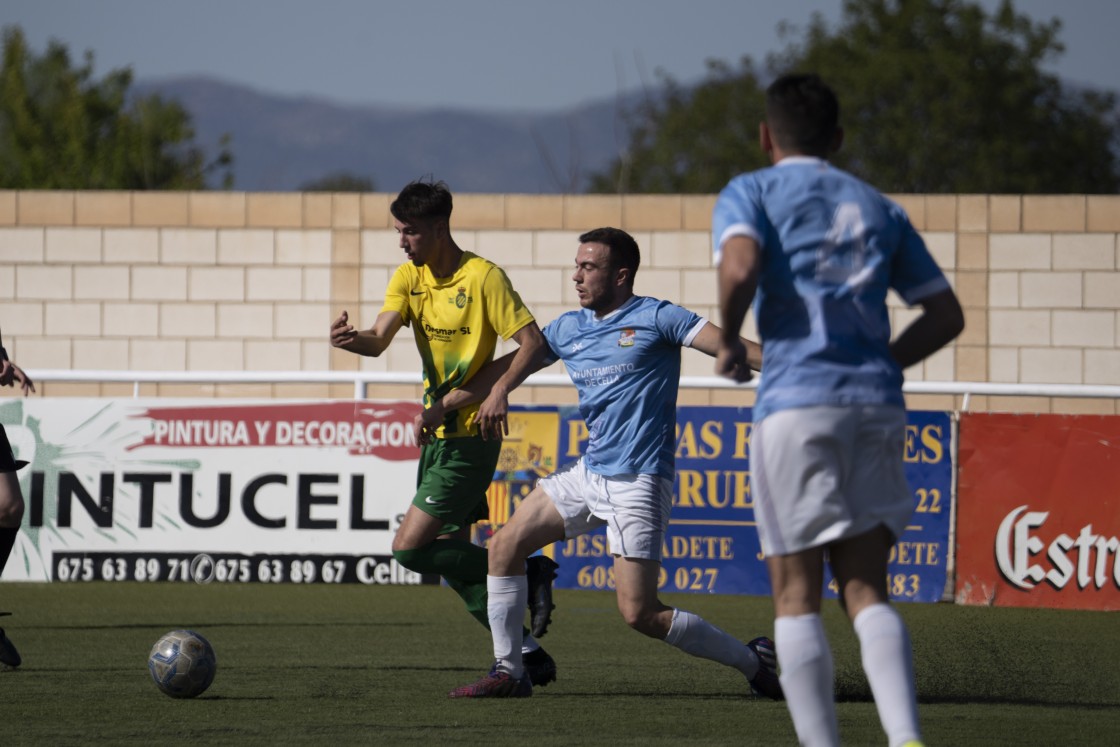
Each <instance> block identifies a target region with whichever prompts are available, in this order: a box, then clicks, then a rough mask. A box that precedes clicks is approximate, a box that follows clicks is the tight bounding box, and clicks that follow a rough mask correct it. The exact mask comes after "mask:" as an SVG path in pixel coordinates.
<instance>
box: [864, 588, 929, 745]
mask: <svg viewBox="0 0 1120 747" xmlns="http://www.w3.org/2000/svg"><path fill="white" fill-rule="evenodd" d="M852 624H853V626H854V627H855V631H856V635H857V636H858V637H859V648H860V653H861V655H862V658H863V671H864V673H866V674H867V681H868V682H869V683H870V684H871V694H872V695H874V696H875V707H876V708H877V709H879V722H880V723H882V725H883V731H885V732H886V733H887V742H888V743H889V744H891V745H892V746H893V745H900V744H905V743H906V742H908V741H910V740H921V738H922V735H921V730H920V729H919V727H918V696H917V690H916V688H915V687H914V662H913V655H912V653H911V651H910V634H909V633H908V632H907V630H906V623H905V622H903V621H902V618H901V617H900V616H899V614H898V612H897V611H896V610H895V609H894V608H893V607H891V606H890V605H889V604H873V605H871V606H870V607H865V608H864V609H862V610H860V613H859V614H858V615H856V619H855V620H853V621H852Z"/></svg>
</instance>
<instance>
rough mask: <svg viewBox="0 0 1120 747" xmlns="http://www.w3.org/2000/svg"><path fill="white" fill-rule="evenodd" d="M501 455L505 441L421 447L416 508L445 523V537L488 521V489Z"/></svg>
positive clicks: (471, 439) (452, 441)
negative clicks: (477, 523) (478, 522)
mask: <svg viewBox="0 0 1120 747" xmlns="http://www.w3.org/2000/svg"><path fill="white" fill-rule="evenodd" d="M501 451H502V442H501V441H484V440H482V437H481V436H467V437H464V438H439V439H436V440H435V441H433V442H432V443H430V444H426V445H424V446H421V447H420V465H419V467H418V468H417V472H416V496H415V497H414V498H413V499H412V505H413V506H416V508H418V509H420V510H421V511H423V512H424V513H426V514H430V515H431V516H435V517H436V518H437V519H443V522H444V526H443V529H442V530H441V532H440V533H441V534H450V533H452V532H456V531H458V530H459V529H462V528H464V527H469V526H470V525H471V524H474V523H475V522H476V521H481V520H482V519H485V518H487V517H488V516H489V515H490V506H489V504H488V503H487V501H486V489H487V488H489V487H490V482H491V481H492V480H493V479H494V469H495V468H496V467H497V466H498V455H499V454H500V453H501Z"/></svg>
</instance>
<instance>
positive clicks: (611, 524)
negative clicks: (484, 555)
mask: <svg viewBox="0 0 1120 747" xmlns="http://www.w3.org/2000/svg"><path fill="white" fill-rule="evenodd" d="M537 484H538V486H539V487H540V488H541V489H542V490H544V492H545V494H546V495H548V497H549V498H550V499H551V500H552V503H553V505H555V506H556V510H557V511H559V512H560V516H562V517H563V518H564V539H572V538H573V537H578V536H580V535H581V534H587V533H588V532H590V531H591V530H592V529H597V528H598V527H601V526H603V525H604V524H606V526H607V543H608V548H609V550H610V553H611V555H621V556H622V557H624V558H639V559H643V560H658V561H659V560H661V544H662V542H663V541H664V539H665V530H666V529H668V527H669V513H670V511H671V510H672V508H673V481H672V480H669V479H666V478H664V477H658V476H657V475H614V476H613V477H606V476H604V475H599V474H596V473H594V472H591V471H590V470H588V469H587V467H586V465H584V463H583V458H582V457H581V458H580V459H579V461H577V462H574V463H572V464H568V465H566V466H564V467H562V468H560V469H559V470H557V471H556V472H553V473H552V474H551V475H548V476H547V477H544V478H542V479H541V481H540V482H539V483H537Z"/></svg>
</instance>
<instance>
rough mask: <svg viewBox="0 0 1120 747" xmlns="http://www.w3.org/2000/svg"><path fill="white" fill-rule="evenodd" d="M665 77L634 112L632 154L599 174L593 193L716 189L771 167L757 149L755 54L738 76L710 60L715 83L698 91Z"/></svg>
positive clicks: (742, 63)
mask: <svg viewBox="0 0 1120 747" xmlns="http://www.w3.org/2000/svg"><path fill="white" fill-rule="evenodd" d="M660 79H661V81H662V84H663V90H662V91H661V92H660V93H658V94H657V95H655V96H650V97H647V98H646V100H645V101H644V102H643V103H642V104H641V105H640V106H639V107H637V109H636V110H635V111H633V112H631V113H630V114H629V118H630V120H631V126H630V147H629V151H628V153H626V154H624V155H623V156H622V157H621V158H618V159H616V160H615V162H614V163H613V164H612V165H611V166H610V168H609V169H608V170H607V172H606V173H602V174H596V175H593V176H592V178H591V186H590V191H592V192H620V193H626V192H667V193H691V192H710V191H713V189H714V190H718V189H720V188H721V187H722V186H723V185H724V184H726V183H727V180H728V179H730V178H731V177H733V176H735V175H736V174H738V173H740V172H742V171H746V170H748V169H754V168H758V167H760V166H764V165H765V156H764V154H763V153H761V152H760V151H759V149H758V147H757V146H756V145H755V143H756V142H757V140H758V123H759V122H760V121H761V120H762V115H763V100H762V98H763V91H762V88H761V87H760V84H759V80H758V75H757V73H756V71H755V66H754V63H753V62H752V61H751V59H750V58H749V57H744V58H743V59H742V60H741V61H740V68H739V70H738V71H737V72H736V71H734V70H733V69H732V68H731V67H730V66H728V65H727V64H726V63H724V62H721V61H718V60H709V61H708V77H707V80H706V81H705V82H704V83H703V85H700V86H698V87H696V88H694V89H691V90H690V89H688V88H685V87H683V86H681V85H680V84H679V83H677V82H676V81H675V80H673V78H671V77H670V76H668V75H664V74H662V75H660ZM715 185H718V186H715Z"/></svg>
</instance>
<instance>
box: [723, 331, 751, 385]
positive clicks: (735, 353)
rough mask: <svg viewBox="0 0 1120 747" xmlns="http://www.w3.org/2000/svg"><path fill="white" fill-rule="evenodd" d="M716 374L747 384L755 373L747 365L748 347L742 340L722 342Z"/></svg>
mask: <svg viewBox="0 0 1120 747" xmlns="http://www.w3.org/2000/svg"><path fill="white" fill-rule="evenodd" d="M716 373H717V374H719V375H720V376H723V377H725V378H728V379H731V380H732V381H736V382H738V383H740V384H745V383H746V382H748V381H750V380H751V378H752V376H753V373H752V372H751V367H750V366H749V365H748V364H747V346H746V345H744V344H743V341H742V340H734V341H730V342H729V341H726V340H721V341H720V344H719V350H718V351H717V352H716Z"/></svg>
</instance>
